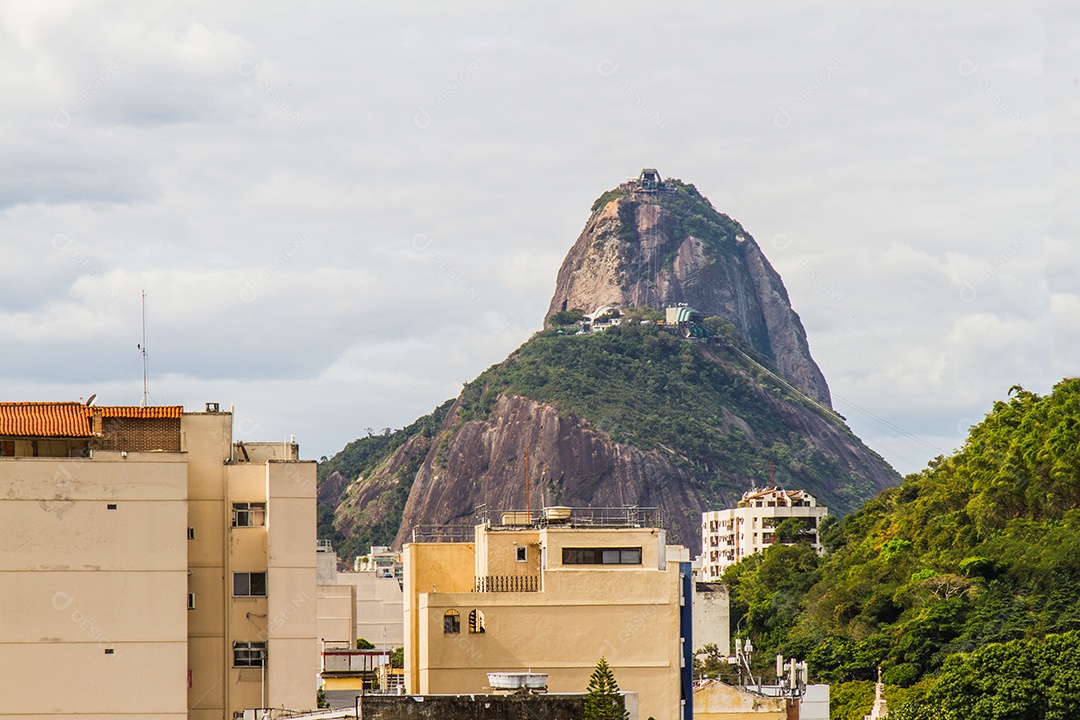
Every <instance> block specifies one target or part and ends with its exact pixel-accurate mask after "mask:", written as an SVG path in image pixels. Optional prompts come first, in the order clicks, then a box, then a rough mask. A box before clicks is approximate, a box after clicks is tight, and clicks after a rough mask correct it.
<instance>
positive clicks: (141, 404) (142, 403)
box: [139, 289, 146, 407]
mask: <svg viewBox="0 0 1080 720" xmlns="http://www.w3.org/2000/svg"><path fill="white" fill-rule="evenodd" d="M139 350H140V351H141V352H142V401H140V402H139V407H146V290H145V289H144V290H143V291H142V342H141V343H139Z"/></svg>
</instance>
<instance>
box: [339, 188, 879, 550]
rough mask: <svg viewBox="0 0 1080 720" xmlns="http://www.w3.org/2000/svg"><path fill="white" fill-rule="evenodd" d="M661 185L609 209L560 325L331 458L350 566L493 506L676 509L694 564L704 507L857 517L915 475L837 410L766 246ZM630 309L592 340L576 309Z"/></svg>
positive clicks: (554, 322) (704, 205)
mask: <svg viewBox="0 0 1080 720" xmlns="http://www.w3.org/2000/svg"><path fill="white" fill-rule="evenodd" d="M663 187H664V188H665V189H663V190H660V191H658V192H637V191H635V190H634V186H625V185H624V186H620V188H617V189H615V190H613V191H610V192H608V193H605V194H604V195H603V196H601V198H600V199H599V200H598V201H597V202H596V204H595V205H594V206H593V213H592V215H591V217H590V218H589V221H588V223H587V224H586V227H585V232H583V233H582V235H581V237H580V238H579V239H578V241H577V243H575V245H574V248H573V249H572V250H571V251H570V254H569V255H568V256H567V260H566V262H564V263H563V267H562V270H560V273H559V279H558V282H557V288H556V292H555V297H554V298H553V300H552V304H551V307H552V309H553V312H549V314H548V316H547V318H546V324H547V326H548V327H547V328H546V329H545V330H543V331H541V332H538V333H537V334H536V335H534V337H533V338H532V339H531V340H529V341H528V342H526V343H525V344H524V345H522V346H521V347H520V348H518V349H517V350H516V351H514V352H513V353H512V354H511V355H510V356H509V357H508V358H507V359H506V360H505V361H503V362H502V363H499V364H497V365H494V366H492V367H491V368H489V369H488V370H487V371H485V372H484V373H482V374H481V375H480V376H479V377H478V378H476V379H475V380H474V381H472V382H471V383H468V384H467V385H466V386H465V387H464V389H463V390H462V392H461V395H459V396H458V397H457V398H456V399H455V400H453V401H452V402H448V403H446V404H444V405H443V406H440V408H438V409H437V410H436V411H435V412H434V413H433V414H432V415H430V416H426V417H425V418H421V419H420V420H418V421H417V422H416V423H414V424H413V425H412V426H410V427H409V428H405V429H403V430H400V431H397V432H394V433H390V432H388V431H387V432H386V433H385V434H383V435H374V436H369V437H367V438H361V439H359V440H357V441H355V442H354V443H350V445H349V446H347V447H346V448H345V449H344V450H343V451H342V452H341V453H338V455H335V457H334V458H333V459H331V460H329V461H327V462H325V463H322V464H321V465H320V471H319V472H320V479H321V480H320V532H321V533H322V535H323V537H329V538H331V539H333V540H334V541H335V544H336V545H337V546H338V548H339V552H340V553H341V554H342V555H343V556H346V557H347V556H349V555H352V554H362V553H363V552H366V550H367V548H366V545H367V544H389V543H391V542H393V544H395V545H398V546H400V545H401V544H402V543H403V542H406V541H407V540H408V538H409V534H410V532H411V529H412V528H413V527H414V526H416V525H423V524H445V523H453V522H468V521H469V520H470V519H471V518H472V517H473V513H474V510H475V509H476V508H477V507H478V506H486V507H488V508H490V509H492V510H502V509H510V508H521V509H523V508H525V507H526V506H530V505H531V507H533V508H539V507H541V506H543V505H552V504H562V505H571V506H579V507H621V506H625V505H639V506H643V507H652V506H655V507H659V508H661V510H662V513H663V516H664V519H665V525H666V527H667V528H668V530H669V536H670V538H671V540H672V541H674V542H681V543H683V544H685V545H687V546H689V547H690V548H691V549H692V550H693V551H694V552H697V551H698V550H699V546H700V513H701V512H702V511H703V510H705V509H714V508H719V507H726V506H730V505H733V504H734V503H735V502H736V501H737V500H738V499H739V497H740V496H741V494H742V493H743V492H744V491H746V490H748V489H751V488H753V487H763V486H766V485H768V484H770V483H775V484H777V485H781V486H787V487H793V488H794V487H799V488H805V489H806V490H808V491H810V492H811V493H814V494H815V495H817V496H818V498H819V500H820V501H821V503H822V504H824V505H826V506H827V507H829V508H830V509H831V510H832V511H833V512H835V513H837V514H844V513H847V512H851V511H853V510H855V509H856V508H858V507H859V506H860V505H861V504H862V502H863V501H864V500H866V499H867V498H870V497H872V496H873V495H874V494H875V493H877V492H878V491H879V490H880V489H882V488H885V487H888V486H891V485H895V484H896V483H898V482H899V476H898V475H897V474H896V472H895V471H894V470H893V469H892V468H891V467H889V466H888V464H887V463H886V462H885V461H884V460H882V459H881V458H880V457H879V456H878V455H876V454H875V453H874V452H873V451H871V450H870V449H869V448H867V447H866V446H865V445H863V444H862V442H861V441H860V440H859V439H858V438H857V437H855V436H854V434H852V433H851V431H850V430H849V429H848V428H847V426H846V425H845V424H844V421H843V419H842V418H841V417H840V416H839V415H837V414H836V413H835V412H834V411H833V410H831V408H830V407H829V405H828V403H829V394H828V386H827V385H826V384H825V380H824V378H823V377H821V373H820V370H818V368H817V366H816V365H815V364H814V362H813V359H812V358H811V357H810V354H809V350H808V349H807V343H806V335H805V332H804V331H803V329H802V325H801V323H800V322H799V318H798V316H797V315H796V314H795V313H794V312H793V311H792V310H791V307H790V304H789V302H788V298H787V293H786V291H785V290H784V288H783V284H782V282H781V281H780V278H779V276H778V275H777V274H776V273H775V271H773V270H772V268H771V266H769V264H768V262H767V261H766V260H765V258H764V257H763V256H762V255H761V252H760V249H758V247H757V245H756V243H754V241H753V239H752V238H751V237H750V236H749V234H747V233H746V232H745V231H744V230H743V229H742V228H741V226H739V225H738V223H736V222H735V221H733V220H731V219H730V218H727V217H726V216H723V215H720V214H719V213H717V212H716V211H715V210H714V209H713V208H712V206H711V205H709V203H708V201H707V200H705V199H704V198H703V197H701V195H700V194H698V193H697V191H696V190H695V189H694V188H693V186H691V185H686V184H683V183H681V182H678V181H668V182H667V183H665V185H664V186H663ZM635 243H636V244H637V246H638V247H637V249H636V250H635V249H634V245H635ZM635 253H636V254H635ZM646 257H647V258H652V260H650V261H649V262H644V261H642V262H643V263H644V264H641V263H639V264H638V265H635V264H634V262H632V261H631V260H632V259H633V258H646ZM605 258H606V259H605ZM628 258H629V259H628ZM653 261H655V262H653ZM598 268H599V269H598ZM605 268H606V269H605ZM654 286H655V287H654ZM590 287H591V288H593V289H592V290H590V289H589V288H590ZM596 288H600V290H597V289H596ZM604 288H606V289H604ZM656 289H660V290H663V293H662V294H656V293H653V290H656ZM601 290H602V292H601ZM650 293H652V294H650ZM617 298H620V299H617ZM675 300H681V301H684V302H690V303H693V304H694V307H695V308H697V309H699V310H701V309H704V310H705V313H706V314H707V315H710V317H708V318H706V319H705V320H704V325H705V326H707V327H708V328H710V330H711V337H709V338H708V339H707V340H702V339H700V338H693V339H683V338H681V337H678V336H677V335H676V334H673V333H671V332H668V330H670V329H671V328H664V327H661V326H660V325H658V323H657V319H658V318H662V317H663V315H662V314H661V313H660V312H658V310H659V309H660V308H662V307H663V305H664V303H665V302H668V301H672V302H674V301H675ZM616 301H617V302H620V303H621V305H622V307H621V310H620V312H621V318H620V320H621V321H622V324H621V325H619V326H615V327H611V328H610V329H607V330H605V331H603V332H593V333H590V334H576V331H577V329H578V327H577V325H575V324H573V319H574V317H576V314H575V313H574V312H570V311H571V310H574V309H587V310H590V311H591V310H594V309H596V308H595V307H594V303H599V302H602V303H605V304H610V303H612V302H616ZM564 307H565V308H567V310H565V311H564V310H563V308H564ZM566 323H570V324H566ZM526 453H528V455H529V464H528V471H526ZM526 472H528V476H529V479H530V495H529V497H528V498H526V496H525V478H526ZM323 490H325V492H323Z"/></svg>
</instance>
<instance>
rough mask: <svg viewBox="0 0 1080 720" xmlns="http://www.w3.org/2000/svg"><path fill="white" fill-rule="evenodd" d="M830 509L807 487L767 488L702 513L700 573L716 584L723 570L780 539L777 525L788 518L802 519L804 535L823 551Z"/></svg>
mask: <svg viewBox="0 0 1080 720" xmlns="http://www.w3.org/2000/svg"><path fill="white" fill-rule="evenodd" d="M828 514H829V509H828V508H826V507H822V506H820V505H818V504H817V498H816V497H814V496H813V495H811V494H810V493H808V492H806V491H805V490H783V489H781V488H775V487H773V488H766V489H764V490H750V491H748V492H745V493H743V496H742V499H741V500H740V501H739V504H738V507H734V508H728V509H726V510H713V511H709V512H705V513H702V514H701V574H700V576H699V578H698V579H699V580H701V581H702V582H707V583H713V582H718V581H719V580H720V576H721V575H723V574H724V570H726V569H727V568H728V567H730V566H732V565H734V564H735V563H737V562H738V561H739V560H741V559H743V558H744V557H746V556H747V555H753V554H754V553H759V552H761V551H763V550H764V549H765V548H767V547H769V546H771V545H773V544H774V543H776V542H778V540H777V537H776V528H777V526H778V525H779V524H780V523H782V522H783V521H784V520H786V519H788V518H803V519H804V521H805V527H806V531H805V533H804V534H803V538H802V539H804V540H805V541H806V542H809V543H810V544H811V545H813V547H814V549H815V550H817V551H818V553H821V552H822V550H823V548H822V546H821V542H820V540H819V539H818V532H817V530H818V523H819V522H820V521H821V520H822V519H823V518H824V517H825V516H826V515H828Z"/></svg>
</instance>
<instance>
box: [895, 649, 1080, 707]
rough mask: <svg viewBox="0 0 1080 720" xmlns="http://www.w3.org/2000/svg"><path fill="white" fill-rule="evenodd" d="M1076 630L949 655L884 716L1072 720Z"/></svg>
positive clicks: (1079, 657) (1077, 678) (1078, 675)
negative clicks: (934, 674)
mask: <svg viewBox="0 0 1080 720" xmlns="http://www.w3.org/2000/svg"><path fill="white" fill-rule="evenodd" d="M1077 687H1080V633H1076V632H1069V633H1065V634H1063V635H1048V636H1047V637H1045V638H1041V639H1033V640H1013V641H1010V642H1007V643H991V644H989V645H986V646H984V647H981V648H979V649H978V650H976V651H975V652H972V653H957V654H955V655H951V656H950V657H949V658H948V659H947V660H946V661H945V664H944V666H943V667H942V670H941V673H940V674H939V675H938V677H937V678H936V679H935V680H934V681H933V682H932V683H931V684H930V685H929V687H928V688H926V689H925V690H924V691H923V692H922V693H921V695H920V696H919V697H916V698H912V699H910V700H908V701H907V702H905V703H903V704H900V705H898V706H896V707H893V708H891V709H890V711H889V720H1013V719H1015V720H1028V719H1029V718H1031V719H1037V720H1075V718H1077V717H1080V693H1077Z"/></svg>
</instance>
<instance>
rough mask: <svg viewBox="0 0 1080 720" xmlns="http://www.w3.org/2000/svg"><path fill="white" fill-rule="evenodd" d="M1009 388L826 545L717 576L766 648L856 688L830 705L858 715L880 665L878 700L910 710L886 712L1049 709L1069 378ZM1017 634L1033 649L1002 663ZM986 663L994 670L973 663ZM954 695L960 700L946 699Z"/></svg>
mask: <svg viewBox="0 0 1080 720" xmlns="http://www.w3.org/2000/svg"><path fill="white" fill-rule="evenodd" d="M1010 395H1011V396H1012V397H1010V398H1009V399H1008V400H1007V401H999V402H997V403H995V404H994V407H993V409H992V410H991V411H990V413H989V414H988V415H987V416H986V417H985V418H984V419H983V421H982V422H980V423H979V424H978V425H976V426H975V427H973V428H972V429H971V431H970V434H969V436H968V439H967V441H966V442H965V444H964V446H963V447H962V448H961V449H960V450H959V451H958V452H957V453H955V454H954V455H952V456H950V457H939V458H937V459H935V460H934V461H932V462H931V463H930V466H929V467H928V468H927V469H926V470H924V471H922V472H920V473H916V474H912V475H909V476H908V477H906V478H905V479H904V482H903V484H902V485H900V486H899V487H895V488H889V489H887V490H885V491H883V492H882V493H880V494H879V495H878V496H877V497H876V498H874V499H873V500H871V501H870V502H867V503H866V504H865V505H864V506H863V507H862V508H861V509H859V510H858V512H855V513H852V514H850V515H848V516H847V517H845V518H844V519H843V520H842V521H841V522H840V523H839V524H838V525H835V526H834V527H833V528H832V529H831V530H828V531H827V532H823V533H822V540H823V542H824V543H825V544H826V546H827V547H828V548H829V553H828V554H827V555H826V556H825V557H824V558H822V559H820V560H819V559H818V558H817V557H816V556H814V554H813V553H812V552H810V553H809V554H807V552H806V549H805V548H799V547H792V548H777V549H772V550H770V551H769V552H767V553H766V554H765V555H763V556H760V557H756V558H754V559H753V560H752V561H750V562H748V561H744V562H742V563H739V564H738V565H736V566H735V567H733V568H732V569H731V570H729V572H728V575H727V576H725V580H727V581H729V582H730V584H731V596H732V598H733V604H732V623H733V624H734V623H740V624H741V627H742V628H743V629H744V633H747V632H748V633H749V635H750V636H751V637H752V638H753V640H754V644H755V645H757V646H758V647H759V648H760V651H761V656H762V657H763V658H765V659H769V658H771V657H773V653H774V652H784V653H785V654H787V655H795V656H799V657H804V658H806V660H807V662H808V664H809V666H810V672H811V674H812V675H813V676H814V677H816V678H817V679H818V680H820V681H826V682H830V683H833V688H834V699H835V698H837V697H840V696H843V695H844V694H845V693H848V692H849V690H845V687H846V686H847V685H849V684H850V685H851V686H853V687H855V688H861V692H862V693H863V696H862V702H863V704H862V706H853V707H852V708H851V711H850V712H849V713H846V714H840V715H837V714H834V715H833V717H839V718H841V720H843V718H844V717H851V718H857V717H861V716H862V715H861V713H863V712H865V711H866V710H867V709H868V707H869V702H868V698H869V696H870V695H871V694H872V690H871V689H870V688H871V685H872V683H871V681H872V680H873V679H874V678H875V676H876V673H877V669H878V667H881V668H882V669H883V670H884V674H883V680H884V681H885V683H886V684H887V686H888V689H889V692H890V693H891V694H892V697H890V698H889V705H890V708H900V707H903V706H904V705H905V704H908V703H910V705H911V706H912V708H913V709H912V712H911V714H908V712H907V711H906V710H905V711H904V712H903V713H901V712H897V717H920V718H921V717H927V718H929V717H987V718H989V717H1051V715H1046V714H1043V712H1042V711H1040V710H1038V709H1037V708H1038V707H1040V705H1039V703H1045V702H1046V692H1047V691H1049V688H1050V685H1051V684H1053V683H1052V682H1051V681H1052V680H1054V678H1053V677H1051V675H1053V668H1055V667H1057V668H1060V669H1062V670H1064V669H1065V668H1069V667H1073V666H1077V665H1078V663H1080V654H1078V651H1077V647H1080V643H1078V642H1077V631H1080V604H1078V603H1077V597H1080V380H1076V379H1072V380H1064V381H1062V382H1061V383H1059V384H1058V385H1057V386H1056V387H1055V388H1054V391H1053V393H1052V394H1050V395H1047V396H1039V395H1037V394H1035V393H1031V392H1028V391H1025V390H1023V389H1022V388H1019V387H1014V388H1013V389H1012V390H1011V391H1010ZM1057 636H1060V638H1061V639H1055V638H1056V637H1057ZM1021 648H1036V649H1038V653H1039V655H1038V657H1032V656H1030V655H1029V656H1027V657H1026V658H1023V662H1020V663H1018V664H1012V665H1010V663H1012V662H1013V660H1012V659H1013V658H1017V657H1020V656H1023V655H1024V652H1021ZM1059 652H1060V653H1066V654H1067V655H1068V657H1065V656H1061V657H1057V656H1055V655H1054V653H1059ZM969 654H970V655H969ZM769 662H771V660H770V661H769ZM987 664H993V665H996V666H997V667H998V671H997V672H996V675H994V676H993V677H994V678H995V680H994V682H992V683H986V682H983V681H982V680H980V679H978V678H974V677H971V676H970V668H971V667H975V666H979V665H987ZM1044 671H1045V672H1044ZM980 672H984V670H983V671H980ZM965 673H968V674H967V675H966V676H965ZM1039 673H1043V674H1046V673H1049V674H1046V676H1045V677H1043V678H1042V679H1036V678H1033V677H1028V675H1031V674H1036V675H1037V674H1039ZM987 677H991V676H989V675H988V676H987ZM860 683H861V685H860ZM965 683H967V685H968V690H964V684H965ZM1023 688H1026V689H1023ZM995 692H1002V693H1004V694H1005V695H1010V696H1011V699H1009V698H1005V697H1002V698H1001V703H1007V702H1008V703H1020V705H1024V704H1028V705H1030V709H1024V708H1022V707H1020V705H1017V709H1015V711H1012V712H1007V711H1005V710H1003V709H1002V708H1004V707H1006V706H1007V705H1005V704H998V703H996V701H995V702H989V701H988V700H986V698H988V697H990V696H991V695H992V694H993V693H995ZM1055 692H1058V691H1057V690H1055ZM1069 694H1070V695H1071V697H1072V698H1073V700H1072V701H1071V702H1072V703H1073V707H1075V706H1076V700H1075V692H1071V693H1069ZM924 696H925V697H924ZM984 696H985V697H984ZM958 703H959V704H964V705H965V706H966V713H967V714H964V713H960V714H951V713H950V712H947V711H946V710H947V708H950V707H954V706H956V705H957V704H958ZM1025 707H1026V706H1025ZM914 708H918V710H919V712H918V713H916V712H914ZM978 708H981V710H980V711H979V712H976V709H978ZM995 709H996V713H997V714H995ZM892 715H893V712H892V710H890V717H892ZM1053 716H1054V717H1075V716H1076V715H1075V713H1072V714H1070V713H1068V712H1066V713H1064V714H1058V715H1053Z"/></svg>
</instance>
